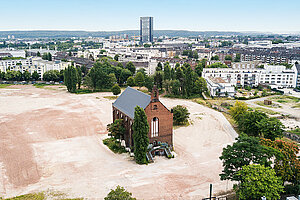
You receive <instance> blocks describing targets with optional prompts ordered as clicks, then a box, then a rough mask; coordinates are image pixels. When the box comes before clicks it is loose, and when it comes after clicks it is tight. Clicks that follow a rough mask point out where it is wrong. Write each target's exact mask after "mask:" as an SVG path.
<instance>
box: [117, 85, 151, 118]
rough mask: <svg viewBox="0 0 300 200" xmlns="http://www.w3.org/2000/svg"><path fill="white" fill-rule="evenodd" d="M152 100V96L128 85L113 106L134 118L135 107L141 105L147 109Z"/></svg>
mask: <svg viewBox="0 0 300 200" xmlns="http://www.w3.org/2000/svg"><path fill="white" fill-rule="evenodd" d="M150 101H151V97H150V96H149V95H147V94H145V93H143V92H140V91H138V90H135V89H133V88H131V87H127V88H126V89H125V90H124V92H123V93H122V94H121V95H120V96H119V97H118V98H117V100H116V101H115V102H114V103H113V106H114V107H115V108H117V109H119V110H120V111H121V112H123V113H124V114H126V115H127V116H128V117H130V118H131V119H134V108H135V107H136V106H140V107H141V108H143V109H145V108H146V107H147V106H148V104H149V103H150Z"/></svg>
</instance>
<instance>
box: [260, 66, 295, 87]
mask: <svg viewBox="0 0 300 200" xmlns="http://www.w3.org/2000/svg"><path fill="white" fill-rule="evenodd" d="M296 82H297V70H296V66H295V65H293V67H292V68H291V69H286V67H285V66H282V65H265V66H264V70H262V71H261V74H260V77H259V83H262V84H268V85H271V86H277V87H278V88H294V87H296Z"/></svg>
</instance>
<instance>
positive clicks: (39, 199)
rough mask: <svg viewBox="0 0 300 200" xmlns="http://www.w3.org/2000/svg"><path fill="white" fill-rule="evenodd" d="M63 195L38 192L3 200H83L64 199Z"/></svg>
mask: <svg viewBox="0 0 300 200" xmlns="http://www.w3.org/2000/svg"><path fill="white" fill-rule="evenodd" d="M65 196H66V195H65V194H63V193H60V192H49V191H47V192H39V193H30V194H24V195H20V196H16V197H12V198H7V199H3V200H47V199H57V200H83V198H75V199H72V198H71V199H70V198H65ZM0 199H2V198H1V197H0Z"/></svg>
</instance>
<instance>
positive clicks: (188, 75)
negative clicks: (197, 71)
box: [184, 65, 194, 96]
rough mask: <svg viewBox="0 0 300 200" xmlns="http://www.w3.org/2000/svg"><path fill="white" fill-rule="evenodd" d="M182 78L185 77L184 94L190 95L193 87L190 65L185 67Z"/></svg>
mask: <svg viewBox="0 0 300 200" xmlns="http://www.w3.org/2000/svg"><path fill="white" fill-rule="evenodd" d="M184 78H185V82H184V88H185V90H186V95H187V96H191V94H192V92H193V89H194V80H193V70H192V68H191V66H190V65H188V66H187V67H186V70H185V74H184Z"/></svg>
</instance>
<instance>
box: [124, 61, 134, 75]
mask: <svg viewBox="0 0 300 200" xmlns="http://www.w3.org/2000/svg"><path fill="white" fill-rule="evenodd" d="M125 69H128V70H129V71H130V72H131V75H134V74H135V66H134V64H133V63H132V62H128V63H126V66H125Z"/></svg>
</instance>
